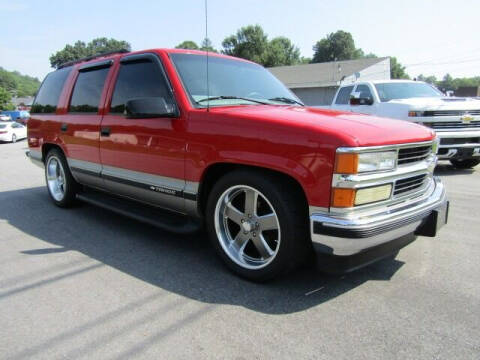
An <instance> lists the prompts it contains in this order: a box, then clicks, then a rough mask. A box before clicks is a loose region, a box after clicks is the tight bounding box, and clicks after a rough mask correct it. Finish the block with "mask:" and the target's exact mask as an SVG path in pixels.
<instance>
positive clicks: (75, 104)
mask: <svg viewBox="0 0 480 360" xmlns="http://www.w3.org/2000/svg"><path fill="white" fill-rule="evenodd" d="M109 70H110V68H109V67H104V68H100V69H98V68H97V69H95V70H89V71H81V72H80V73H79V74H78V78H77V81H76V83H75V87H74V89H73V94H72V100H71V101H70V107H69V109H68V111H69V112H76V113H97V112H98V106H99V104H100V97H101V95H102V91H103V86H104V84H105V79H106V78H107V74H108V71H109Z"/></svg>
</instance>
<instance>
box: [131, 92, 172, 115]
mask: <svg viewBox="0 0 480 360" xmlns="http://www.w3.org/2000/svg"><path fill="white" fill-rule="evenodd" d="M125 110H126V112H127V117H128V118H130V119H141V118H156V117H176V116H178V112H177V109H176V107H175V105H174V104H169V103H167V102H166V101H165V99H164V98H162V97H145V98H138V99H131V100H128V101H127V103H126V105H125Z"/></svg>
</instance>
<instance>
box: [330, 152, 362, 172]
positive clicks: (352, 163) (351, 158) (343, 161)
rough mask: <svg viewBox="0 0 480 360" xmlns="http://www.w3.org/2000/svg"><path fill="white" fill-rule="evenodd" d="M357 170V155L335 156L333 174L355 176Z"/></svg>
mask: <svg viewBox="0 0 480 360" xmlns="http://www.w3.org/2000/svg"><path fill="white" fill-rule="evenodd" d="M357 170H358V154H349V153H345V154H337V158H336V160H335V172H336V173H337V174H356V173H357Z"/></svg>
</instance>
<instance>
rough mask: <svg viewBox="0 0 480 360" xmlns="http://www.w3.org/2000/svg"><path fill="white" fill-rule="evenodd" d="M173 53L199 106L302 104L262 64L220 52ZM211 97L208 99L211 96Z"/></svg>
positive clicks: (183, 80) (176, 63)
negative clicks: (234, 57) (221, 54)
mask: <svg viewBox="0 0 480 360" xmlns="http://www.w3.org/2000/svg"><path fill="white" fill-rule="evenodd" d="M170 57H171V59H172V61H173V63H174V64H175V67H176V68H177V71H178V74H179V75H180V78H181V79H182V82H183V84H184V86H185V88H186V91H187V92H188V94H189V96H190V98H191V99H192V102H194V104H195V106H197V107H205V106H207V104H209V105H210V106H225V105H259V104H262V103H264V104H265V103H267V104H278V105H280V104H283V105H287V104H300V105H303V104H301V102H300V100H299V99H298V98H297V97H296V96H295V95H294V94H292V92H290V90H288V89H287V88H286V87H285V86H284V85H283V84H282V83H281V82H280V81H279V80H278V79H277V78H276V77H275V76H273V75H272V74H271V73H270V72H269V71H268V70H266V69H265V68H263V67H262V66H260V65H257V64H253V63H250V62H246V61H240V60H232V59H226V58H221V57H217V56H210V57H209V58H208V79H209V89H208V91H207V66H206V64H207V58H206V56H205V55H196V54H180V53H173V54H170ZM207 99H208V100H207Z"/></svg>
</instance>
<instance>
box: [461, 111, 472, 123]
mask: <svg viewBox="0 0 480 360" xmlns="http://www.w3.org/2000/svg"><path fill="white" fill-rule="evenodd" d="M460 120H462V122H463V123H466V124H468V123H469V122H470V121H472V120H473V116H471V115H470V114H469V113H465V114H463V116H462V117H461V118H460Z"/></svg>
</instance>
